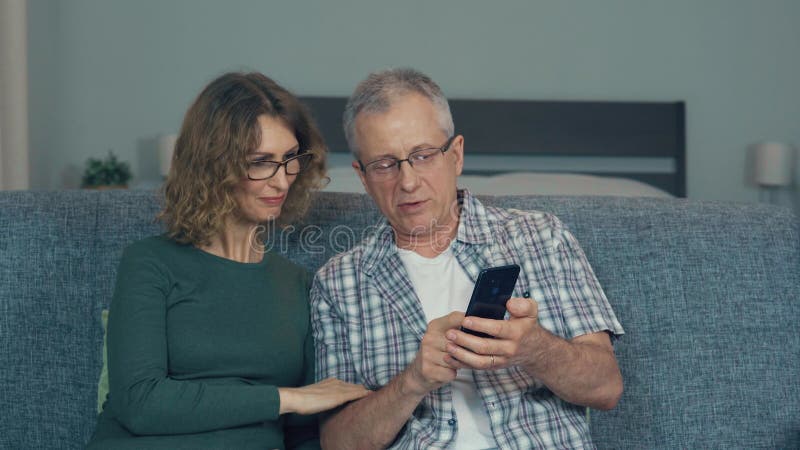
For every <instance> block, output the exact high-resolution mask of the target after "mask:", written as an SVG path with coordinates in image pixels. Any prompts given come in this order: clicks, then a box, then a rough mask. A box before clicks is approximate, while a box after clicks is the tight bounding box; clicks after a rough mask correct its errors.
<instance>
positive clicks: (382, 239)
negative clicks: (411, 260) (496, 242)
mask: <svg viewBox="0 0 800 450" xmlns="http://www.w3.org/2000/svg"><path fill="white" fill-rule="evenodd" d="M456 199H457V201H458V205H459V210H460V213H459V221H458V231H457V232H456V241H457V242H459V243H462V244H468V245H469V244H472V245H482V244H487V243H489V242H492V240H493V239H492V232H491V227H490V226H489V220H488V219H487V217H486V215H487V214H486V208H485V207H484V206H483V204H482V203H481V202H480V201H479V200H478V199H477V198H475V197H474V196H473V195H472V194H471V193H470V192H469V191H468V190H466V189H459V190H458V191H457V195H456ZM396 254H397V246H396V245H395V236H394V229H392V226H391V224H389V221H388V220H387V219H386V217H383V218H382V219H381V222H380V223H379V224H378V225H377V227H376V229H375V233H374V234H373V235H372V237H370V238H367V241H366V242H365V252H364V266H363V267H364V271H365V272H367V273H371V272H372V270H373V268H374V267H375V266H377V265H379V264H381V263H382V261H383V259H384V258H388V257H391V256H393V255H396Z"/></svg>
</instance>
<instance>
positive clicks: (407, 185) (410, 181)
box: [398, 161, 419, 192]
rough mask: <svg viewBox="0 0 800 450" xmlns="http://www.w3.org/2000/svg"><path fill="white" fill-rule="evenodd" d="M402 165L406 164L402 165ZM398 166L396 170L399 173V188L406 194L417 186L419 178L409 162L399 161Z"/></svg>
mask: <svg viewBox="0 0 800 450" xmlns="http://www.w3.org/2000/svg"><path fill="white" fill-rule="evenodd" d="M403 163H407V164H406V165H403ZM398 164H400V167H399V168H398V170H399V171H400V174H399V175H398V176H399V177H400V187H401V188H402V189H403V190H404V191H406V192H411V191H413V190H414V189H416V188H417V186H419V176H418V175H417V171H416V169H414V167H413V166H412V165H411V162H409V161H400V162H399V163H398Z"/></svg>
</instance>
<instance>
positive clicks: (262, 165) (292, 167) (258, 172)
mask: <svg viewBox="0 0 800 450" xmlns="http://www.w3.org/2000/svg"><path fill="white" fill-rule="evenodd" d="M313 156H314V155H312V154H311V153H301V154H299V155H295V156H292V157H291V158H286V159H284V160H283V161H280V162H279V161H268V160H261V159H257V160H254V161H248V162H247V178H249V179H251V180H253V181H259V180H266V179H267V178H272V177H273V176H275V174H276V173H278V169H280V168H281V166H283V167H284V168H285V170H286V175H297V174H298V173H300V172H302V171H303V170H304V169H306V168H307V167H308V164H309V163H310V162H311V159H312V158H313Z"/></svg>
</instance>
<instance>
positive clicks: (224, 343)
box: [89, 73, 368, 449]
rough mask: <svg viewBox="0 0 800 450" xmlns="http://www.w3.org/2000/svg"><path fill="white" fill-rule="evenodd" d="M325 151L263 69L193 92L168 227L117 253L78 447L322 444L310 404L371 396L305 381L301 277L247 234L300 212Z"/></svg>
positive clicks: (175, 165) (173, 173)
mask: <svg viewBox="0 0 800 450" xmlns="http://www.w3.org/2000/svg"><path fill="white" fill-rule="evenodd" d="M325 153H326V148H325V144H324V143H323V141H322V138H321V136H320V134H319V132H318V130H317V128H316V126H315V125H314V123H313V121H312V120H311V118H310V115H309V113H308V112H307V110H306V109H305V108H304V107H303V105H302V104H301V103H300V102H299V101H298V100H297V99H296V98H295V97H294V96H293V95H292V94H290V93H289V92H288V91H286V90H285V89H283V88H282V87H280V86H279V85H278V84H276V83H275V82H274V81H272V80H270V79H269V78H267V77H265V76H264V75H262V74H259V73H248V74H242V73H229V74H225V75H223V76H221V77H219V78H217V79H216V80H214V81H212V82H211V83H210V84H209V85H208V86H207V87H206V88H205V89H204V90H203V91H202V92H201V93H200V95H199V97H198V98H197V99H196V100H195V102H194V103H193V104H192V106H191V107H190V108H189V110H188V111H187V113H186V117H185V119H184V122H183V126H182V127H181V131H180V134H179V136H178V139H177V142H176V145H175V153H174V156H173V160H172V167H171V169H170V173H169V175H168V177H167V180H166V183H165V186H164V205H165V206H164V209H163V211H162V212H161V214H160V215H159V218H160V219H161V220H162V221H163V223H164V225H165V228H166V233H165V234H163V235H160V236H154V237H150V238H147V239H144V240H142V241H139V242H136V243H134V244H132V245H130V246H129V247H127V248H126V249H125V251H124V253H123V256H122V260H121V262H120V266H119V270H118V274H117V284H116V288H115V291H114V297H113V299H112V302H111V308H110V314H109V323H108V361H109V395H108V397H107V400H106V403H105V407H104V411H103V412H102V413H101V414H100V416H99V417H98V425H97V429H96V430H95V434H94V436H93V437H92V440H91V442H90V443H89V447H90V448H104V449H105V448H136V449H144V448H147V449H151V448H169V449H176V448H192V449H199V448H215V449H217V448H236V449H245V448H318V447H319V442H318V438H317V422H316V419H315V416H314V414H315V413H317V412H321V411H325V410H328V409H331V408H334V407H336V406H339V405H341V404H343V403H346V402H348V401H350V400H354V399H357V398H360V397H363V396H364V395H366V394H367V392H368V391H367V390H365V389H364V388H363V387H362V386H358V385H352V384H349V383H345V382H342V381H339V380H336V379H328V380H325V381H322V382H319V383H316V384H312V383H313V381H314V372H313V370H314V368H313V361H314V354H313V352H314V347H313V342H312V338H311V330H310V325H309V313H308V288H309V283H310V277H309V276H308V274H307V272H306V271H305V270H303V269H302V268H300V267H299V266H296V265H294V264H293V263H291V262H289V261H288V260H286V259H284V258H282V257H281V256H279V255H277V254H275V253H273V252H269V251H265V246H264V243H263V242H261V241H260V239H259V235H260V234H259V233H257V232H256V230H258V229H260V228H261V227H262V226H263V225H265V224H269V225H272V224H285V223H289V222H291V221H292V220H293V219H296V218H298V217H300V216H301V215H302V214H303V213H304V212H305V211H306V209H307V208H308V204H309V202H310V194H311V192H312V190H314V189H316V188H318V187H319V185H320V182H321V180H322V179H323V178H324V175H325Z"/></svg>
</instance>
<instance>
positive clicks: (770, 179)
mask: <svg viewBox="0 0 800 450" xmlns="http://www.w3.org/2000/svg"><path fill="white" fill-rule="evenodd" d="M754 149H755V168H754V171H753V175H754V180H755V182H756V184H758V186H759V187H760V188H761V192H762V195H761V197H762V199H761V200H762V201H763V193H764V192H765V191H766V192H767V193H768V194H769V195H768V199H767V201H768V202H769V203H775V196H776V193H777V191H778V190H779V189H781V188H784V187H786V186H789V185H791V184H792V183H793V181H794V164H795V160H794V158H795V152H794V148H792V147H791V146H789V145H786V144H784V143H781V142H761V143H759V144H756V145H755V147H754Z"/></svg>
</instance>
